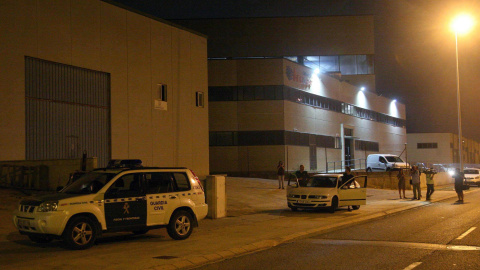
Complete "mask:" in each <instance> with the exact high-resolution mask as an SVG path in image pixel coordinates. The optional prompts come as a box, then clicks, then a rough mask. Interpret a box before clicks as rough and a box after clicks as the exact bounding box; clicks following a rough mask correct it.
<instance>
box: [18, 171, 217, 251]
mask: <svg viewBox="0 0 480 270" xmlns="http://www.w3.org/2000/svg"><path fill="white" fill-rule="evenodd" d="M207 211H208V207H207V204H206V203H205V194H204V190H203V187H202V185H201V183H200V180H199V179H198V177H197V176H196V175H195V174H194V173H193V172H192V171H191V170H189V169H187V168H156V167H155V168H147V167H144V168H138V167H134V168H128V167H122V168H103V169H96V170H94V171H91V172H88V173H86V174H84V175H83V176H81V177H80V178H78V179H77V180H76V181H74V182H73V183H71V184H70V185H68V186H66V187H65V188H63V189H61V191H60V192H59V193H56V194H52V195H46V196H42V197H39V198H35V199H28V200H23V201H21V202H20V203H19V205H18V207H17V209H16V210H15V211H14V213H13V223H14V225H15V226H16V228H17V229H18V230H19V232H20V233H21V234H24V235H27V236H28V237H29V238H30V239H31V240H32V241H34V242H38V243H47V242H50V241H52V240H53V239H55V238H58V239H62V240H63V241H64V242H65V243H66V244H67V246H69V247H70V248H72V249H86V248H89V247H91V246H92V245H93V244H94V242H95V240H96V239H97V237H98V236H100V235H101V234H102V233H105V232H116V231H131V232H133V233H134V234H144V233H147V232H148V231H149V230H150V229H155V228H160V227H166V228H167V232H168V234H169V235H170V237H172V238H173V239H177V240H183V239H186V238H188V237H189V236H190V234H191V233H192V231H193V227H196V226H198V220H200V219H203V218H205V216H206V215H207Z"/></svg>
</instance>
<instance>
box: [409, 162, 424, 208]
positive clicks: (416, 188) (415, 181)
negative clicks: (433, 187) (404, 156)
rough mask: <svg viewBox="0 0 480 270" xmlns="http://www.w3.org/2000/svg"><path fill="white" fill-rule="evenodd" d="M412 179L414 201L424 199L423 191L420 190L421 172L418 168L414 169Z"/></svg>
mask: <svg viewBox="0 0 480 270" xmlns="http://www.w3.org/2000/svg"><path fill="white" fill-rule="evenodd" d="M411 177H412V187H413V199H414V200H420V198H421V197H422V190H421V189H420V171H419V170H418V166H415V165H414V166H413V167H412V172H411Z"/></svg>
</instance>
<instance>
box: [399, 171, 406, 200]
mask: <svg viewBox="0 0 480 270" xmlns="http://www.w3.org/2000/svg"><path fill="white" fill-rule="evenodd" d="M397 179H398V195H399V196H400V199H401V198H402V190H403V198H404V199H406V198H407V197H405V173H404V172H403V169H400V171H398V174H397Z"/></svg>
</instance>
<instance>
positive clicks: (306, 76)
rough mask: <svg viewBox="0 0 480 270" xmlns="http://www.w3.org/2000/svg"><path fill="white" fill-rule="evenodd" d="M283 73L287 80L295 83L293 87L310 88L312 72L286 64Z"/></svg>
mask: <svg viewBox="0 0 480 270" xmlns="http://www.w3.org/2000/svg"><path fill="white" fill-rule="evenodd" d="M285 75H286V76H287V78H288V80H289V81H291V82H293V83H295V85H294V86H295V87H297V88H300V89H310V86H311V84H312V80H311V79H310V78H311V76H312V74H311V72H309V71H307V70H297V69H296V68H294V67H291V66H288V65H287V66H286V69H285Z"/></svg>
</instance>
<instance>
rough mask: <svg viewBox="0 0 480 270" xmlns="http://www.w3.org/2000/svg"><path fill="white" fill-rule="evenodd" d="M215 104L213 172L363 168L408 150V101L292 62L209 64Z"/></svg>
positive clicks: (260, 173) (211, 115)
mask: <svg viewBox="0 0 480 270" xmlns="http://www.w3.org/2000/svg"><path fill="white" fill-rule="evenodd" d="M209 106H210V107H209V108H210V111H209V118H210V122H209V125H210V167H211V171H212V172H214V173H227V174H231V175H251V176H266V175H271V173H272V172H273V171H275V170H276V165H277V164H278V161H284V162H285V165H286V169H287V170H288V171H295V170H298V168H299V166H300V165H304V166H305V169H306V170H309V171H326V170H327V169H328V170H329V171H331V170H332V169H334V167H336V169H343V168H344V164H346V162H345V161H347V163H348V161H349V160H357V161H352V162H351V163H352V164H351V165H352V166H355V167H356V169H362V166H363V169H365V167H364V166H365V164H364V162H365V161H364V160H365V158H366V156H367V155H368V154H371V153H393V154H400V153H401V152H402V151H403V150H404V148H405V142H406V132H405V124H406V123H405V106H404V105H403V104H400V103H397V102H395V101H393V100H389V99H387V98H384V97H381V96H378V95H376V94H374V93H371V92H368V91H361V90H360V89H359V88H358V87H355V86H353V85H351V84H350V83H347V82H345V81H340V80H338V79H337V78H335V76H331V75H327V74H315V72H314V70H312V69H311V68H309V67H306V66H304V65H301V64H298V63H296V62H293V61H290V60H287V59H240V60H210V61H209Z"/></svg>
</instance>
